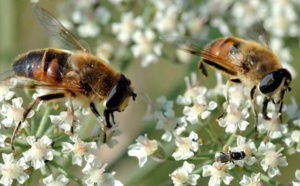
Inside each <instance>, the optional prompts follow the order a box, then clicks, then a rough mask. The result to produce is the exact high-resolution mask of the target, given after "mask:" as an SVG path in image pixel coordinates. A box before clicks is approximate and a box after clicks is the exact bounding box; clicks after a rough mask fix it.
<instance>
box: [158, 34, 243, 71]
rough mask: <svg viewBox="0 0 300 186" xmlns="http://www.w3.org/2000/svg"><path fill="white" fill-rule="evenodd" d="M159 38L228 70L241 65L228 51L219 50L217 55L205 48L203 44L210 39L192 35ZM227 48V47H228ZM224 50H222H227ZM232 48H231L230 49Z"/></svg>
mask: <svg viewBox="0 0 300 186" xmlns="http://www.w3.org/2000/svg"><path fill="white" fill-rule="evenodd" d="M160 39H161V40H162V41H163V42H165V43H167V44H170V45H172V46H175V47H176V48H178V49H180V50H183V51H185V52H188V53H190V54H193V55H197V56H201V57H203V58H205V59H206V60H209V61H212V62H214V63H215V64H217V65H218V66H220V67H222V68H226V69H228V70H232V71H237V70H240V68H241V67H242V64H241V61H240V60H238V59H236V58H235V56H234V55H231V54H228V53H222V51H221V50H220V51H219V54H218V55H214V54H212V53H211V52H208V51H206V50H205V46H206V45H207V44H209V43H210V42H212V41H211V40H210V41H209V40H202V39H198V38H192V37H172V36H163V37H160ZM228 47H232V46H228ZM228 50H229V49H228ZM228 50H224V51H228ZM230 50H232V49H230Z"/></svg>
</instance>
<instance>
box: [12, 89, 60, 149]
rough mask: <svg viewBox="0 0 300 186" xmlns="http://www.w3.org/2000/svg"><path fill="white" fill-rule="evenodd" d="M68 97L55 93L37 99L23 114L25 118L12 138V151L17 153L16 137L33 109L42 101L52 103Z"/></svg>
mask: <svg viewBox="0 0 300 186" xmlns="http://www.w3.org/2000/svg"><path fill="white" fill-rule="evenodd" d="M64 97H66V94H65V93H55V94H47V95H43V96H39V97H37V98H36V99H35V100H33V101H32V102H31V103H30V104H29V106H28V107H27V108H26V110H25V111H24V113H23V116H22V118H21V120H20V121H19V123H18V124H17V126H16V128H15V130H14V132H13V135H12V138H11V142H10V145H11V150H12V151H13V152H14V151H15V139H16V136H17V134H18V132H19V130H20V127H21V125H22V123H23V122H24V121H25V119H26V118H27V116H28V114H29V112H30V111H31V110H32V108H33V107H34V106H35V105H36V104H37V103H39V102H40V101H50V100H54V99H60V98H64Z"/></svg>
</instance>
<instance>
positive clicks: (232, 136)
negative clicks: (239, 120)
mask: <svg viewBox="0 0 300 186" xmlns="http://www.w3.org/2000/svg"><path fill="white" fill-rule="evenodd" d="M235 139H236V135H235V134H231V135H230V137H229V139H228V140H227V142H226V145H228V146H230V145H231V144H232V143H233V141H234V140H235Z"/></svg>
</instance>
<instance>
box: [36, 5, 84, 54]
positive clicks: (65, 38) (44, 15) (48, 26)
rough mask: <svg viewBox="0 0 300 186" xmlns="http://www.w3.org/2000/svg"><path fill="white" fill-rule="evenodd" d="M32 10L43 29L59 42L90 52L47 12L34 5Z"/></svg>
mask: <svg viewBox="0 0 300 186" xmlns="http://www.w3.org/2000/svg"><path fill="white" fill-rule="evenodd" d="M32 10H33V12H34V14H35V17H36V18H37V20H38V21H39V23H40V24H41V25H42V26H43V28H44V29H45V30H46V31H47V33H48V34H50V35H51V36H52V37H53V38H55V39H56V40H57V41H59V42H60V43H62V44H63V45H66V46H67V47H70V48H73V49H76V50H82V51H85V52H88V50H87V49H86V48H85V47H84V46H83V44H82V43H81V42H79V41H78V40H77V39H76V37H75V36H73V35H72V34H71V33H70V32H69V31H68V30H67V29H66V28H65V27H64V26H63V25H62V24H61V23H60V22H59V21H58V20H57V19H56V18H55V17H54V16H53V15H52V14H50V13H49V12H48V11H47V10H45V9H43V8H41V7H39V6H37V5H32Z"/></svg>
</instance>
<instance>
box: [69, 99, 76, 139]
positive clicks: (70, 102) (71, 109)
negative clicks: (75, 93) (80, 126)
mask: <svg viewBox="0 0 300 186" xmlns="http://www.w3.org/2000/svg"><path fill="white" fill-rule="evenodd" d="M68 109H69V111H71V113H72V123H71V128H70V133H71V135H72V134H74V122H75V115H74V107H73V102H72V100H71V96H69V105H68Z"/></svg>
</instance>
